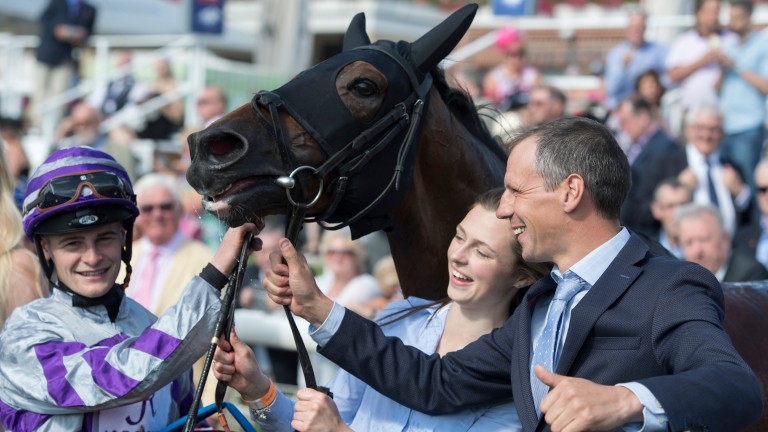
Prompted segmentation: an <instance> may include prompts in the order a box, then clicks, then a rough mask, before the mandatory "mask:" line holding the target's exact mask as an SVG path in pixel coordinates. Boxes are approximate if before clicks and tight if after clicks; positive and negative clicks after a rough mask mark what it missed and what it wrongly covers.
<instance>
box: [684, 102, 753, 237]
mask: <svg viewBox="0 0 768 432" xmlns="http://www.w3.org/2000/svg"><path fill="white" fill-rule="evenodd" d="M685 121H686V126H685V138H686V140H687V144H686V146H685V155H686V164H687V167H686V168H685V169H684V170H683V171H682V172H680V174H679V175H678V178H679V179H680V181H681V182H682V183H684V184H685V185H687V186H688V187H689V188H691V189H692V190H693V191H694V192H693V201H694V202H697V203H699V204H711V205H713V206H715V207H717V208H718V210H719V211H720V215H721V216H722V218H723V224H724V226H725V228H726V230H727V231H728V233H730V235H733V234H734V233H735V232H736V229H737V228H738V227H739V226H741V225H744V224H746V223H748V222H749V219H750V217H751V216H752V215H751V213H750V212H751V207H752V206H751V204H752V193H751V191H750V189H749V185H748V184H747V183H746V182H745V181H744V179H743V177H742V175H741V173H739V171H738V169H737V168H735V167H734V165H733V163H731V162H730V161H728V160H725V159H724V158H722V157H721V154H720V144H721V143H722V139H723V128H722V124H723V123H722V116H721V114H720V111H719V110H718V109H717V107H715V106H710V105H703V106H695V107H693V108H691V109H690V110H689V111H688V113H687V114H686V117H685Z"/></svg>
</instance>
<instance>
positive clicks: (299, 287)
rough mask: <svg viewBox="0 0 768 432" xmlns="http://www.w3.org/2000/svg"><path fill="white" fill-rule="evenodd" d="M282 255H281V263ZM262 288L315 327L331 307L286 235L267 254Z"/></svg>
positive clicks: (331, 302) (330, 301) (304, 260)
mask: <svg viewBox="0 0 768 432" xmlns="http://www.w3.org/2000/svg"><path fill="white" fill-rule="evenodd" d="M282 259H285V264H283V262H282ZM269 262H270V268H269V269H267V270H266V272H265V273H266V279H264V288H266V290H267V293H268V295H269V298H270V299H272V301H274V302H275V303H277V304H281V305H287V306H289V307H290V309H291V312H293V313H294V314H296V315H298V316H300V317H302V318H304V319H305V320H307V321H309V323H310V324H312V325H313V326H315V327H319V326H321V325H322V324H323V322H325V319H326V318H327V317H328V314H330V313H331V309H332V308H333V301H332V300H331V299H329V298H328V297H326V296H325V294H323V293H322V292H321V291H320V288H318V287H317V284H316V283H315V276H314V275H313V274H312V269H310V268H309V265H308V264H307V260H306V258H304V256H303V255H301V254H299V253H298V252H296V249H295V248H294V247H293V245H292V244H291V242H290V241H288V239H286V238H283V239H280V250H279V252H272V254H270V256H269Z"/></svg>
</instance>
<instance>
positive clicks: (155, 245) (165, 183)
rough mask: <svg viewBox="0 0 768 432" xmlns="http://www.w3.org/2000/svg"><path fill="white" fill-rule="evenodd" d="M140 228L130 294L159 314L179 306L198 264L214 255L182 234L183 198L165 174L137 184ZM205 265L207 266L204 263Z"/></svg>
mask: <svg viewBox="0 0 768 432" xmlns="http://www.w3.org/2000/svg"><path fill="white" fill-rule="evenodd" d="M135 190H136V205H137V206H138V208H139V212H140V213H139V216H138V217H137V218H136V223H135V224H136V225H137V226H139V227H140V229H141V234H142V236H141V239H140V240H139V241H138V242H136V243H135V244H134V248H133V260H132V263H131V265H132V266H133V276H132V279H133V280H134V281H135V282H136V283H135V284H131V288H130V289H129V290H128V292H127V294H128V296H129V297H131V298H133V299H134V300H136V301H137V302H138V303H139V304H141V305H142V306H144V307H145V308H147V309H148V310H149V311H150V312H152V313H154V314H155V315H160V314H162V313H163V312H164V311H165V310H166V309H168V308H169V307H170V306H172V305H173V304H174V303H176V300H178V298H179V296H180V295H181V292H182V290H183V289H184V286H185V285H186V283H187V282H188V281H189V278H190V277H191V276H189V275H190V273H192V274H194V273H195V269H197V268H199V267H200V266H199V265H198V264H200V263H207V262H209V261H210V260H211V257H212V256H213V252H212V250H211V249H209V248H208V247H206V246H205V245H204V244H203V243H201V242H199V241H196V240H191V239H188V238H186V237H184V235H183V234H182V233H181V232H180V231H179V221H180V220H181V216H182V208H181V199H180V196H179V191H178V186H177V183H176V180H175V179H173V178H172V177H170V176H167V175H164V174H155V173H151V174H147V175H145V176H143V177H141V179H139V181H138V182H136V187H135ZM203 266H205V264H203Z"/></svg>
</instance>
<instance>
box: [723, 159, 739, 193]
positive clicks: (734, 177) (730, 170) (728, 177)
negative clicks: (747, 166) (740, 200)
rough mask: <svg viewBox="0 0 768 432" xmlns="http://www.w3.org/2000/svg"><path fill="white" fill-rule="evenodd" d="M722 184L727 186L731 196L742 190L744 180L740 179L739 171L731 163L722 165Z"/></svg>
mask: <svg viewBox="0 0 768 432" xmlns="http://www.w3.org/2000/svg"><path fill="white" fill-rule="evenodd" d="M723 184H725V187H726V188H728V192H730V193H731V196H732V197H737V196H739V194H740V193H741V192H742V191H743V190H744V182H743V181H741V176H740V175H739V172H738V171H736V168H734V167H733V166H732V165H729V164H726V165H723Z"/></svg>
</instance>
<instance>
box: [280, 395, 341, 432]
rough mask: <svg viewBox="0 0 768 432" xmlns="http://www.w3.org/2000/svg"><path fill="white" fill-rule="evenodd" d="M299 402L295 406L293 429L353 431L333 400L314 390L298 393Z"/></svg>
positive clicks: (310, 431)
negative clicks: (342, 417)
mask: <svg viewBox="0 0 768 432" xmlns="http://www.w3.org/2000/svg"><path fill="white" fill-rule="evenodd" d="M296 398H297V399H298V401H297V402H296V404H295V405H294V406H293V421H292V422H291V427H292V428H294V429H296V430H297V431H298V432H346V431H351V430H352V429H350V428H349V427H348V426H347V425H346V424H344V421H343V420H342V419H341V416H340V415H339V410H338V408H336V404H335V403H333V399H331V398H330V397H328V395H327V394H325V393H322V392H319V391H317V390H312V389H308V388H305V389H301V390H299V391H298V392H297V393H296Z"/></svg>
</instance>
